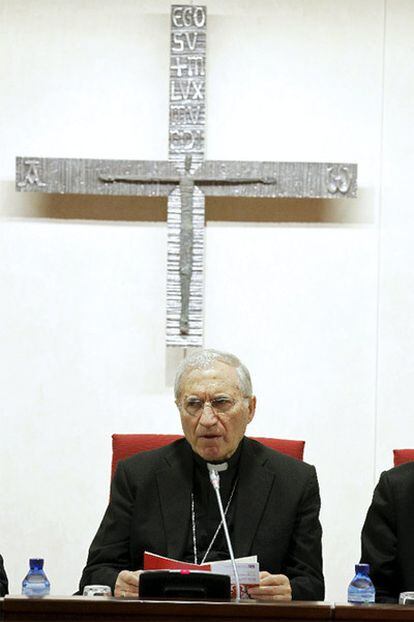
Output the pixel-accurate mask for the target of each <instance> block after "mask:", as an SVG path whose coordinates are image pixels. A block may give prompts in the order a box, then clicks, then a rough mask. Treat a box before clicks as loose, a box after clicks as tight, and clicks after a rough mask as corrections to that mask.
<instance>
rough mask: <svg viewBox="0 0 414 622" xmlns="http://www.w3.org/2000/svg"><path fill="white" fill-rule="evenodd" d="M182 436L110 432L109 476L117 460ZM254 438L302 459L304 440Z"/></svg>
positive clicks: (166, 443) (161, 445) (283, 452)
mask: <svg viewBox="0 0 414 622" xmlns="http://www.w3.org/2000/svg"><path fill="white" fill-rule="evenodd" d="M178 438H182V436H180V435H178V434H112V469H111V478H112V477H113V476H114V473H115V470H116V465H117V464H118V460H123V459H124V458H128V457H129V456H133V455H134V454H138V453H140V452H141V451H147V450H148V449H157V448H158V447H163V446H164V445H168V444H169V443H172V442H173V441H176V440H177V439H178ZM254 440H256V441H259V443H263V445H267V447H270V448H271V449H276V451H280V452H281V453H282V454H287V455H288V456H292V457H293V458H297V459H298V460H303V452H304V449H305V441H291V440H287V439H283V438H265V437H262V436H260V437H259V436H258V437H254Z"/></svg>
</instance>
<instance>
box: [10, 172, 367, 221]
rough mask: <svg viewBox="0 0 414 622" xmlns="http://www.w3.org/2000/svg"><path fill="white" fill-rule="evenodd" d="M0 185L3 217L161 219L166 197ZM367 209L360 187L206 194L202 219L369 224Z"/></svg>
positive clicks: (165, 218)
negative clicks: (266, 194) (355, 191)
mask: <svg viewBox="0 0 414 622" xmlns="http://www.w3.org/2000/svg"><path fill="white" fill-rule="evenodd" d="M0 189H1V190H0V197H3V198H2V199H1V202H0V215H1V216H2V217H7V218H48V219H49V218H52V219H63V220H72V219H73V220H106V221H119V222H123V221H129V222H163V221H166V220H167V201H166V200H165V199H164V198H162V197H128V196H126V197H123V196H118V197H113V196H95V195H94V196H91V195H78V194H62V195H61V194H42V193H29V192H15V189H14V183H13V182H1V184H0ZM370 195H371V196H370ZM373 214H374V204H373V196H372V192H368V191H364V190H359V196H358V199H331V200H328V199H268V198H265V199H263V198H262V199H252V198H246V197H240V198H239V197H226V198H222V197H208V198H207V199H206V220H207V221H216V222H217V221H221V222H233V223H238V222H240V223H244V222H245V223H251V222H255V223H307V224H312V223H314V224H319V223H326V224H333V225H335V224H345V225H346V224H372V223H373V222H374V218H373Z"/></svg>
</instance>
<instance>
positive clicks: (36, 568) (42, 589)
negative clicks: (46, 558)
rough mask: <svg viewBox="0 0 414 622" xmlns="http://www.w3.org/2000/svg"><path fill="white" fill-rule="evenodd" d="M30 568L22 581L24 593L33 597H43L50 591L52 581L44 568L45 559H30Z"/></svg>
mask: <svg viewBox="0 0 414 622" xmlns="http://www.w3.org/2000/svg"><path fill="white" fill-rule="evenodd" d="M29 564H30V569H29V572H28V573H27V575H26V576H25V578H24V579H23V583H22V594H23V595H24V596H30V597H31V598H42V596H47V595H48V594H49V592H50V583H49V579H48V578H47V576H46V574H45V571H44V570H43V559H30V560H29Z"/></svg>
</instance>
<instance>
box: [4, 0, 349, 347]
mask: <svg viewBox="0 0 414 622" xmlns="http://www.w3.org/2000/svg"><path fill="white" fill-rule="evenodd" d="M206 19H207V12H206V7H205V6H188V5H173V6H172V7H171V52H170V54H171V55H170V105H169V115H170V120H169V159H168V160H167V161H166V160H161V161H156V160H153V161H151V160H141V161H139V160H136V161H135V160H86V159H72V158H68V159H63V158H56V159H51V158H40V157H39V158H36V157H18V158H17V163H16V188H17V190H19V191H23V192H47V193H60V194H61V193H77V194H98V195H135V196H167V197H168V252H167V255H168V257H167V262H168V267H167V345H168V346H183V347H187V346H201V345H202V343H203V258H204V220H205V218H204V197H205V196H206V195H207V196H243V197H284V198H285V197H299V198H301V197H303V198H304V197H309V198H337V197H341V198H342V197H355V196H356V188H357V165H356V164H340V163H332V162H331V163H305V162H246V161H240V162H237V161H221V160H217V161H205V160H204V126H205V117H206V114H205V97H206V95H205V80H206V72H205V57H206Z"/></svg>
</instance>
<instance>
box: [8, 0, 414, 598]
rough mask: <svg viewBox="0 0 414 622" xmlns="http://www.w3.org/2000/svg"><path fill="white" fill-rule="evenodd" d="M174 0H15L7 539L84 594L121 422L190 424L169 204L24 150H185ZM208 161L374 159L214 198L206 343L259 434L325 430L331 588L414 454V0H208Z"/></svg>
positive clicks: (19, 560)
mask: <svg viewBox="0 0 414 622" xmlns="http://www.w3.org/2000/svg"><path fill="white" fill-rule="evenodd" d="M170 4H171V3H170V2H169V1H168V0H153V1H152V2H149V1H147V2H144V1H138V0H123V2H122V3H118V2H114V1H113V0H104V1H102V0H99V1H98V0H82V1H81V0H71V1H70V0H60V1H59V2H56V1H55V0H36V1H34V0H33V1H32V0H0V23H1V24H2V36H1V38H0V59H1V61H0V82H1V84H2V88H1V91H0V137H1V140H0V215H1V227H0V283H1V299H2V303H1V305H0V343H1V350H0V351H1V356H0V366H1V367H0V378H1V402H0V404H1V406H0V409H1V410H0V415H1V436H0V456H1V471H0V490H1V499H2V503H1V512H0V552H2V554H3V555H4V557H5V560H6V565H7V570H8V573H9V576H10V582H11V590H12V591H13V592H18V591H19V589H20V581H21V578H22V577H23V575H24V574H25V571H26V566H27V559H28V558H29V556H35V555H41V556H44V557H45V558H46V566H47V571H48V574H49V576H50V579H51V582H52V588H53V593H54V594H68V593H71V592H72V591H74V590H75V589H76V585H77V581H78V579H79V576H80V573H81V570H82V567H83V565H84V561H85V558H86V554H87V548H88V546H89V543H90V541H91V539H92V537H93V534H94V532H95V531H96V528H97V526H98V523H99V520H100V518H101V516H102V513H103V511H104V508H105V505H106V502H107V499H108V486H109V468H110V456H111V447H110V435H111V434H112V433H113V432H171V433H174V432H178V431H179V424H178V418H177V414H176V412H175V410H174V407H173V403H172V393H171V376H172V371H173V368H174V365H175V363H176V362H177V360H178V359H179V357H180V353H178V352H171V351H167V350H166V348H165V343H164V324H165V280H166V225H165V205H164V204H163V203H162V202H161V201H158V200H157V201H154V200H141V199H138V200H132V199H130V198H121V199H116V200H115V199H110V198H108V197H104V198H97V197H75V196H45V195H43V196H42V195H33V194H16V193H15V192H14V181H13V180H14V157H15V156H16V155H26V156H28V155H37V156H49V157H53V156H60V157H101V158H104V157H105V158H131V159H132V158H136V159H152V158H157V159H162V158H166V156H167V151H168V149H167V125H168V61H169V9H170ZM205 4H207V6H208V52H207V55H208V84H207V97H208V99H207V105H208V121H207V153H206V157H208V158H209V159H249V160H250V159H257V160H261V159H263V160H296V161H301V160H314V161H355V162H358V164H359V186H360V190H359V198H358V199H357V200H355V201H345V200H339V201H331V202H328V201H304V202H299V201H294V200H277V201H265V202H263V203H260V202H255V201H246V200H244V201H241V202H238V201H237V200H234V199H232V200H227V201H226V200H220V201H218V200H211V201H210V202H207V217H208V219H209V220H208V224H207V232H206V284H205V344H206V346H212V347H219V348H222V349H229V350H232V351H234V352H235V353H237V354H239V355H240V356H241V357H242V358H243V359H244V360H245V361H246V363H247V364H248V365H249V366H250V368H251V371H252V375H253V380H254V384H255V389H256V393H257V395H258V411H257V416H256V419H255V420H254V422H253V423H252V424H251V428H250V432H251V434H256V435H268V436H279V437H288V438H289V437H290V438H304V439H306V459H307V460H308V461H309V462H311V463H314V464H315V465H316V466H317V468H318V473H319V477H320V484H321V493H322V504H323V505H322V522H323V527H324V559H325V573H326V580H327V600H338V601H343V600H344V598H345V588H346V585H347V583H348V581H349V579H350V577H351V575H352V570H353V563H354V562H355V561H356V560H357V559H358V555H359V533H360V528H361V525H362V522H363V518H364V515H365V512H366V509H367V507H368V504H369V501H370V498H371V495H372V490H373V486H374V483H375V481H376V480H377V477H378V474H379V472H380V471H381V470H383V469H384V468H389V467H390V466H391V464H392V456H391V450H392V448H393V447H397V446H400V447H402V446H406V445H408V446H410V445H411V446H413V444H414V441H413V436H414V423H413V418H412V417H411V416H410V415H411V413H410V407H411V391H410V390H411V387H412V384H413V363H412V360H411V352H412V349H413V348H412V346H413V345H414V343H413V342H414V329H413V326H414V324H413V322H412V318H411V316H412V310H413V306H414V300H413V294H412V292H413V291H414V288H413V285H414V283H413V279H414V277H413V273H412V270H411V264H412V261H413V258H414V257H413V255H414V251H413V250H412V246H413V245H412V243H411V237H412V235H411V234H412V230H413V226H414V217H413V215H412V209H411V203H412V201H411V200H410V190H411V184H410V181H411V176H412V171H413V170H414V166H413V165H414V161H413V160H414V156H413V144H414V140H413V138H414V136H413V123H412V113H411V111H412V109H413V106H414V86H413V78H412V71H411V68H412V66H413V63H414V46H413V42H412V32H414V5H413V3H412V2H411V1H410V0H385V1H384V2H381V1H379V0H365V1H364V2H360V0H345V1H344V2H341V3H337V2H333V1H332V0H311V1H310V0H267V1H266V0H261V1H255V2H254V3H253V2H244V3H240V2H236V0H226V2H225V3H224V2H219V1H218V0H206V2H205Z"/></svg>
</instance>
